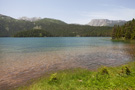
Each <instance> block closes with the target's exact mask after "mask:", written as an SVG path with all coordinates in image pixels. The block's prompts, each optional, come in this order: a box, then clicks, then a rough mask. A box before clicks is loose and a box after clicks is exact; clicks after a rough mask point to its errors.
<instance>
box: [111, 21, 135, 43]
mask: <svg viewBox="0 0 135 90" xmlns="http://www.w3.org/2000/svg"><path fill="white" fill-rule="evenodd" d="M112 39H122V40H133V39H135V19H133V20H132V21H129V22H127V23H125V24H124V25H123V26H118V25H115V26H114V28H113V33H112Z"/></svg>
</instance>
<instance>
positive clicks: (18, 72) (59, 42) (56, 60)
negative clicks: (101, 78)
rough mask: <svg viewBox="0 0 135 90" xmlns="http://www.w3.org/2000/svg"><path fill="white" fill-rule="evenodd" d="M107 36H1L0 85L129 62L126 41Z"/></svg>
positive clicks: (130, 59)
mask: <svg viewBox="0 0 135 90" xmlns="http://www.w3.org/2000/svg"><path fill="white" fill-rule="evenodd" d="M110 39H111V38H109V37H47V38H0V86H2V87H4V86H12V85H15V84H17V83H20V82H25V81H27V80H28V79H31V78H34V77H38V76H40V75H42V74H44V73H46V72H48V71H55V70H56V71H57V70H60V69H69V68H77V67H81V68H87V69H95V68H98V67H99V66H101V65H106V66H118V65H122V64H125V63H127V62H129V61H132V57H131V56H130V55H129V54H128V53H127V52H126V49H128V46H129V45H130V44H129V43H123V42H112V41H111V40H110Z"/></svg>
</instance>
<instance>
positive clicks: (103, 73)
mask: <svg viewBox="0 0 135 90" xmlns="http://www.w3.org/2000/svg"><path fill="white" fill-rule="evenodd" d="M101 74H102V75H105V74H107V75H109V72H108V70H107V68H106V67H103V68H102V69H101Z"/></svg>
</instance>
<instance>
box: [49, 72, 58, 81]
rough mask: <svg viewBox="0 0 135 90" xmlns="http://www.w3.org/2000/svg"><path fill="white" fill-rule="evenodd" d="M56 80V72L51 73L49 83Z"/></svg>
mask: <svg viewBox="0 0 135 90" xmlns="http://www.w3.org/2000/svg"><path fill="white" fill-rule="evenodd" d="M57 81H58V79H57V73H54V74H52V75H51V77H50V80H49V83H56V82H57Z"/></svg>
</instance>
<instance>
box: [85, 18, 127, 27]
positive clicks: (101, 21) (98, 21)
mask: <svg viewBox="0 0 135 90" xmlns="http://www.w3.org/2000/svg"><path fill="white" fill-rule="evenodd" d="M126 22H127V21H125V20H108V19H92V20H91V22H89V23H88V24H87V25H90V26H114V25H120V26H121V25H124V24H125V23H126Z"/></svg>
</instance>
